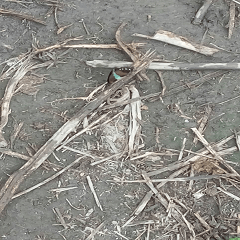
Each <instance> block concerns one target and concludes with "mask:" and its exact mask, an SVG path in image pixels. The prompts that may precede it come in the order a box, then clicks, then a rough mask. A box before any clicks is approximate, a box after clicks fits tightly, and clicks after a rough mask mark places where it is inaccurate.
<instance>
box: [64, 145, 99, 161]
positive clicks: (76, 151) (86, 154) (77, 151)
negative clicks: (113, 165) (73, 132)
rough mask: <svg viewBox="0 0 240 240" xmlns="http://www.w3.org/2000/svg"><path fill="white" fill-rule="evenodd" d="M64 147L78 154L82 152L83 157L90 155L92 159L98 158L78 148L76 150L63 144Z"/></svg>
mask: <svg viewBox="0 0 240 240" xmlns="http://www.w3.org/2000/svg"><path fill="white" fill-rule="evenodd" d="M63 148H64V149H67V150H68V151H71V152H75V153H78V154H82V155H84V156H85V157H90V158H92V159H94V160H96V159H98V158H97V157H95V156H93V155H91V154H89V153H86V152H82V151H80V150H77V149H74V148H71V147H68V146H63Z"/></svg>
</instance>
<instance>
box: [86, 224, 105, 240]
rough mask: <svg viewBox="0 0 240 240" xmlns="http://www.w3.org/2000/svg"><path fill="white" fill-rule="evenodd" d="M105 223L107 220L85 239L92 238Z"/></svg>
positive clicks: (89, 239)
mask: <svg viewBox="0 0 240 240" xmlns="http://www.w3.org/2000/svg"><path fill="white" fill-rule="evenodd" d="M104 225H105V222H102V223H101V224H100V225H99V226H98V227H97V228H96V229H95V230H94V231H93V232H92V233H91V234H90V235H89V236H88V237H87V238H86V239H85V240H91V239H93V238H94V236H95V235H96V234H97V233H98V232H99V230H100V229H101V228H102V227H103V226H104Z"/></svg>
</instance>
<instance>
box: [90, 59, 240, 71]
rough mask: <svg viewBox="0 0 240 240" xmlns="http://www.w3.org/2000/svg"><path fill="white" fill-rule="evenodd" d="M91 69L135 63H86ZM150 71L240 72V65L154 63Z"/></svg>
mask: <svg viewBox="0 0 240 240" xmlns="http://www.w3.org/2000/svg"><path fill="white" fill-rule="evenodd" d="M86 64H87V65H88V66H90V67H99V68H121V67H128V68H130V67H132V65H133V62H126V61H109V60H93V61H86ZM148 69H152V70H161V71H164V70H171V71H181V70H184V71H188V70H218V69H219V70H239V69H240V63H165V62H152V63H150V64H149V66H148Z"/></svg>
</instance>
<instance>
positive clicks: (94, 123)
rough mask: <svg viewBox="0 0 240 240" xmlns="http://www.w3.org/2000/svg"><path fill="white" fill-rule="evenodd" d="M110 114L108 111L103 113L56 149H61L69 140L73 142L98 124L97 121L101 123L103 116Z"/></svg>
mask: <svg viewBox="0 0 240 240" xmlns="http://www.w3.org/2000/svg"><path fill="white" fill-rule="evenodd" d="M107 115H108V113H106V114H103V115H102V116H100V117H99V118H98V119H97V120H96V121H93V122H92V123H90V124H89V125H88V126H87V127H86V128H84V129H82V130H81V131H79V132H78V133H76V134H75V135H73V136H72V137H70V138H69V139H68V140H66V141H65V142H63V143H62V145H61V146H59V147H58V148H57V149H56V150H57V151H59V150H60V149H62V148H63V147H64V146H65V145H67V144H68V143H69V142H71V141H72V140H73V139H75V138H76V137H78V136H80V135H81V134H83V133H85V132H87V131H89V130H90V129H91V128H92V127H93V126H94V125H96V124H97V123H99V122H100V121H101V120H102V119H103V118H105V117H106V116H107Z"/></svg>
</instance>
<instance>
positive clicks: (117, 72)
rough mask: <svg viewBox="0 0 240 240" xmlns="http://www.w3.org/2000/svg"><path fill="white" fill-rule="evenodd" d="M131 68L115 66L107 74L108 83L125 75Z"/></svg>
mask: <svg viewBox="0 0 240 240" xmlns="http://www.w3.org/2000/svg"><path fill="white" fill-rule="evenodd" d="M131 70H132V69H131V68H115V69H113V70H112V71H111V72H110V73H109V76H108V83H109V84H112V83H114V82H116V81H117V80H119V79H121V78H122V77H124V76H126V75H127V74H128V73H129V72H131Z"/></svg>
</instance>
